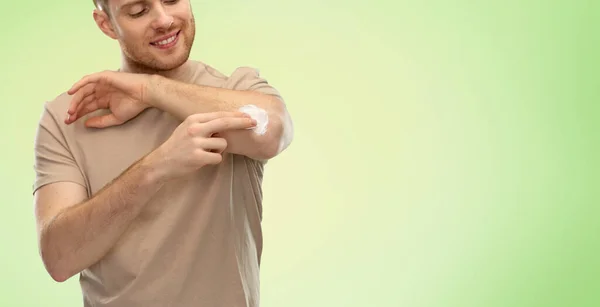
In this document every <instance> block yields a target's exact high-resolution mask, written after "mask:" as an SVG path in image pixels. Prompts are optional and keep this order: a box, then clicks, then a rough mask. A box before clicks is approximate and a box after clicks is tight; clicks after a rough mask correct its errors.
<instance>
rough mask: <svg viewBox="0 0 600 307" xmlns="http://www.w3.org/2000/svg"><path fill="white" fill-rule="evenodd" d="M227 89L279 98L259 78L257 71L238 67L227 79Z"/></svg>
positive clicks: (273, 89)
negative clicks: (254, 92) (255, 92)
mask: <svg viewBox="0 0 600 307" xmlns="http://www.w3.org/2000/svg"><path fill="white" fill-rule="evenodd" d="M227 83H228V88H230V89H233V90H248V91H257V92H261V93H263V94H267V95H273V96H277V97H279V98H282V97H281V94H280V93H279V91H278V90H277V89H275V88H274V87H273V86H271V85H270V84H269V82H267V80H266V79H265V78H262V77H261V76H260V73H259V71H258V69H255V68H251V67H239V68H237V69H236V70H235V71H234V72H233V73H232V74H231V76H230V77H229V80H228V82H227Z"/></svg>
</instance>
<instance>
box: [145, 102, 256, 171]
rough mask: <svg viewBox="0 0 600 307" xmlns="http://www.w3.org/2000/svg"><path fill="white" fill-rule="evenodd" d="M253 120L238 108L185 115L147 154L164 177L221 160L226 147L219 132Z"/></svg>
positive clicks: (242, 126)
mask: <svg viewBox="0 0 600 307" xmlns="http://www.w3.org/2000/svg"><path fill="white" fill-rule="evenodd" d="M254 126H256V121H255V120H253V119H252V118H250V117H249V116H248V115H247V114H244V113H241V112H214V113H201V114H194V115H191V116H189V117H187V118H186V119H185V120H184V121H183V122H182V123H181V124H180V125H179V126H178V127H177V128H176V129H175V131H173V133H172V134H171V137H169V139H167V141H165V142H164V143H163V144H162V145H161V146H160V147H158V148H157V149H156V150H154V151H153V152H152V153H151V154H150V155H149V158H150V160H151V161H152V162H153V164H154V165H155V166H156V167H157V168H158V170H159V173H161V174H162V176H163V177H166V178H173V177H179V176H182V175H185V174H187V173H190V172H193V171H195V170H197V169H199V168H201V167H203V166H205V165H208V164H218V163H220V162H221V161H222V159H223V157H222V155H221V154H222V153H223V152H224V151H225V149H226V148H227V141H226V140H225V139H224V138H220V137H214V135H215V134H217V133H219V132H221V133H222V132H225V131H232V130H240V129H250V128H253V127H254Z"/></svg>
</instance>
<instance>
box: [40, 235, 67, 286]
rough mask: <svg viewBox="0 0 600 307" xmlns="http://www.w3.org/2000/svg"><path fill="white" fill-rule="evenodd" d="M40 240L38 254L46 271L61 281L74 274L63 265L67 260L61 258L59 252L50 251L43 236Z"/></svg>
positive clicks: (57, 280)
mask: <svg viewBox="0 0 600 307" xmlns="http://www.w3.org/2000/svg"><path fill="white" fill-rule="evenodd" d="M42 240H43V241H41V243H40V256H41V258H42V263H43V264H44V268H45V269H46V272H48V274H49V275H50V277H51V278H52V279H53V280H54V281H56V282H59V283H62V282H65V281H67V280H68V279H69V278H71V276H73V275H74V274H72V273H71V272H70V270H68V268H67V266H66V265H65V263H66V262H67V261H64V260H61V259H60V255H59V253H56V252H53V251H52V249H51V247H49V244H48V243H47V240H45V236H44V237H42Z"/></svg>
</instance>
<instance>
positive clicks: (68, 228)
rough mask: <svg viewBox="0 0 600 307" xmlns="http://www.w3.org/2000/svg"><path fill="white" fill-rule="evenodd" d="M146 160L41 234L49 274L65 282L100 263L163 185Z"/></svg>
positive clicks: (52, 223)
mask: <svg viewBox="0 0 600 307" xmlns="http://www.w3.org/2000/svg"><path fill="white" fill-rule="evenodd" d="M159 178H160V177H159V176H158V175H157V173H156V170H155V169H153V167H152V165H150V164H149V163H147V160H146V159H142V160H140V161H139V162H137V163H135V164H133V165H132V166H131V167H130V168H128V169H127V170H126V171H124V172H123V173H122V174H121V175H120V176H119V177H118V178H116V179H115V180H114V181H112V182H111V183H110V184H108V185H107V186H105V187H104V188H103V189H102V190H100V191H99V192H98V193H97V194H96V195H95V196H94V197H93V198H91V199H89V200H88V201H85V202H83V203H81V204H79V205H76V206H73V207H69V208H67V209H65V210H63V211H62V212H61V213H59V214H58V215H57V216H56V217H55V218H54V219H53V220H52V221H50V222H49V223H48V224H47V225H46V227H45V228H44V230H43V232H42V240H41V245H42V246H41V250H42V252H45V253H46V255H43V258H44V259H45V261H46V265H47V266H48V271H49V272H50V273H51V275H52V276H53V278H54V279H56V280H58V281H64V280H67V279H68V278H70V277H71V276H73V275H75V274H77V273H78V272H80V271H82V270H83V269H85V268H87V267H89V266H91V265H92V264H94V263H96V262H97V261H98V260H100V259H101V258H102V257H103V256H104V255H105V254H106V253H107V252H108V251H109V250H110V248H111V247H112V246H113V245H114V244H115V242H116V241H117V240H118V238H119V237H120V236H121V235H122V234H123V232H124V231H125V230H126V229H127V227H128V226H129V224H130V223H131V222H132V221H133V220H134V219H135V218H136V217H137V216H138V214H139V213H140V211H141V210H142V209H143V207H144V205H145V204H146V203H147V202H148V201H149V200H150V199H151V197H152V196H153V195H154V194H155V193H156V192H157V191H158V189H159V188H160V187H161V186H162V184H163V182H162V180H159Z"/></svg>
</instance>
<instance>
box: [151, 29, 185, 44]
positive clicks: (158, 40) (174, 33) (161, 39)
mask: <svg viewBox="0 0 600 307" xmlns="http://www.w3.org/2000/svg"><path fill="white" fill-rule="evenodd" d="M177 33H179V30H177V31H175V32H173V33H171V34H167V35H165V36H162V37H160V38H158V39H156V40H153V41H151V42H150V43H152V44H153V43H158V42H160V41H163V40H165V39H167V38H170V37H171V36H175V35H177Z"/></svg>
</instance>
